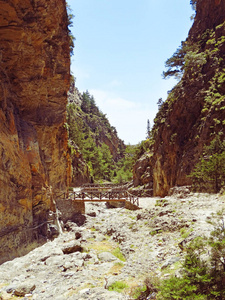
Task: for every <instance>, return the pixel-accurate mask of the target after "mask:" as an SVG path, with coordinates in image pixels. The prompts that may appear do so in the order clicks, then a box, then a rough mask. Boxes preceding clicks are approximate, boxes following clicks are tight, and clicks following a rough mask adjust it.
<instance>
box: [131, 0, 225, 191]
mask: <svg viewBox="0 0 225 300" xmlns="http://www.w3.org/2000/svg"><path fill="white" fill-rule="evenodd" d="M191 3H192V5H193V7H194V8H196V15H195V19H194V23H193V26H192V28H191V30H190V32H189V35H188V38H187V40H186V41H185V42H182V44H181V47H179V48H178V49H177V51H176V52H175V53H174V55H173V56H172V57H171V58H170V59H169V60H168V61H167V62H166V66H167V67H168V69H167V71H166V72H164V75H165V77H167V76H172V75H175V76H178V77H180V78H181V80H180V81H179V83H178V84H177V85H176V86H175V87H174V88H173V89H172V91H171V92H170V93H169V96H168V98H167V100H166V101H165V102H164V103H163V104H162V106H161V108H160V109H159V112H158V114H157V116H156V118H155V124H154V127H153V130H152V132H151V135H152V136H151V139H150V140H148V141H146V142H147V143H148V144H149V147H148V148H149V149H148V151H147V152H146V153H145V154H144V156H142V157H141V158H140V159H139V160H138V162H137V163H136V166H135V168H134V183H135V185H143V184H146V185H148V186H150V187H152V189H153V194H154V195H159V196H164V195H166V194H167V193H168V191H169V189H170V188H171V187H173V186H175V185H178V186H181V185H187V184H190V183H191V179H190V178H189V177H188V176H187V175H188V174H190V173H191V171H193V169H194V166H195V165H196V163H197V162H198V161H199V158H200V156H201V155H202V153H203V148H204V145H209V143H210V141H212V140H213V139H215V137H216V136H219V137H220V139H221V141H222V140H223V139H224V137H225V2H224V1H220V0H216V1H215V0H197V1H196V0H195V1H191Z"/></svg>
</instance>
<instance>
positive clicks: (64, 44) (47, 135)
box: [0, 0, 70, 263]
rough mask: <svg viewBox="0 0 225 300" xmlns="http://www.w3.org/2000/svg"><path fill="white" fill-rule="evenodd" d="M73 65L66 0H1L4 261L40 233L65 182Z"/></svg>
mask: <svg viewBox="0 0 225 300" xmlns="http://www.w3.org/2000/svg"><path fill="white" fill-rule="evenodd" d="M69 68H70V57H69V39H68V30H67V13H66V4H65V0H49V1H45V0H24V1H17V0H0V245H1V247H0V263H1V262H3V261H5V260H8V259H11V258H12V257H14V256H17V255H20V254H23V253H25V252H26V251H28V250H29V248H30V247H32V246H31V245H32V243H37V242H41V241H42V240H43V237H45V236H46V234H47V222H48V219H49V210H53V211H54V209H55V208H54V201H53V194H52V192H53V191H54V190H65V189H66V188H67V186H68V183H69V180H70V164H69V163H68V162H69V155H68V149H67V132H66V129H65V128H64V122H65V116H66V115H65V113H66V103H67V91H68V89H69ZM42 224H43V225H42Z"/></svg>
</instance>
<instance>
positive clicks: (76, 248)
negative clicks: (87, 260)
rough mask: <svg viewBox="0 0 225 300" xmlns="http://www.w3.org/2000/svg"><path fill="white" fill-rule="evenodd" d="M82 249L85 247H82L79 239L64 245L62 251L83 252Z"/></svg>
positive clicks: (65, 252)
mask: <svg viewBox="0 0 225 300" xmlns="http://www.w3.org/2000/svg"><path fill="white" fill-rule="evenodd" d="M82 250H83V248H82V247H81V245H80V243H78V242H77V241H72V242H69V243H67V244H65V245H64V246H63V247H62V252H63V253H64V254H70V253H74V252H81V251H82Z"/></svg>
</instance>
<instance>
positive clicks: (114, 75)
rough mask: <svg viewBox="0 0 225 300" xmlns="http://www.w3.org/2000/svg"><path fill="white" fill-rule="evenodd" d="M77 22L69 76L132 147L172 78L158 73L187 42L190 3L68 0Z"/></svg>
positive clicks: (176, 0)
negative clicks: (168, 59)
mask: <svg viewBox="0 0 225 300" xmlns="http://www.w3.org/2000/svg"><path fill="white" fill-rule="evenodd" d="M67 2H68V3H69V5H70V7H71V8H72V11H73V14H74V15H75V18H74V20H73V23H74V25H73V27H72V28H71V30H72V32H73V34H74V36H75V37H76V41H75V49H74V56H73V57H72V66H71V69H72V72H73V74H74V76H75V77H76V86H77V87H78V89H79V90H80V91H81V92H83V91H85V90H89V92H90V93H91V94H92V95H93V96H94V98H95V101H96V104H97V105H98V107H99V108H100V110H101V111H102V112H103V113H105V114H107V117H108V119H109V121H110V123H111V125H113V126H115V127H116V128H117V131H118V135H119V137H120V138H121V139H122V140H124V141H125V143H126V144H128V143H130V144H136V143H138V142H141V141H142V140H144V139H145V137H146V131H147V119H149V120H150V123H151V125H152V124H153V119H154V117H155V114H156V112H157V110H158V107H157V101H158V99H159V98H163V100H165V99H166V97H167V91H168V90H170V89H171V88H172V87H173V86H174V84H175V83H176V81H175V80H173V79H171V80H164V79H163V78H162V72H163V71H164V70H165V67H164V64H165V61H166V60H167V58H169V57H171V56H172V54H173V53H174V52H175V51H176V49H177V48H178V47H179V46H180V43H181V41H182V40H185V39H186V37H187V35H188V31H189V29H190V27H191V24H192V22H191V20H190V17H191V15H192V14H193V11H192V9H191V6H190V0H171V1H168V0H154V1H153V0H139V1H137V0H135V1H134V0H129V1H128V0H68V1H67Z"/></svg>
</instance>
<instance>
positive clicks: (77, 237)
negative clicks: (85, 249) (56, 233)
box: [75, 231, 82, 240]
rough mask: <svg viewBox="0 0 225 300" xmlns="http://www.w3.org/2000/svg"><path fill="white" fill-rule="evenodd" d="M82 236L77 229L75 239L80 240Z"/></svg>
mask: <svg viewBox="0 0 225 300" xmlns="http://www.w3.org/2000/svg"><path fill="white" fill-rule="evenodd" d="M81 237H82V234H81V232H79V231H76V232H75V239H76V240H79V239H80V238H81Z"/></svg>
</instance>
